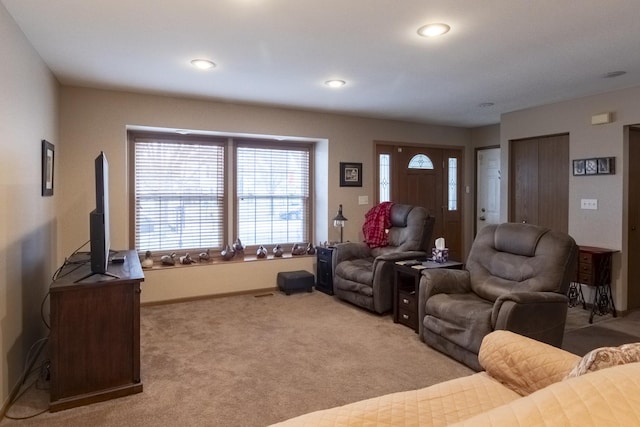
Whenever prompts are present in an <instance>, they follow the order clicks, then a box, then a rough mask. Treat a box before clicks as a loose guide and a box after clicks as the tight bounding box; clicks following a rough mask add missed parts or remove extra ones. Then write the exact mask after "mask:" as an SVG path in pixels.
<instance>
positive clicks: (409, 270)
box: [393, 260, 463, 333]
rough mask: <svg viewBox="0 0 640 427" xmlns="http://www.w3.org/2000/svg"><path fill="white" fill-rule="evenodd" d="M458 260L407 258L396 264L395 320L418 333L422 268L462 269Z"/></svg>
mask: <svg viewBox="0 0 640 427" xmlns="http://www.w3.org/2000/svg"><path fill="white" fill-rule="evenodd" d="M462 266H463V264H462V263H461V262H458V261H447V262H443V263H438V262H434V261H423V260H407V261H397V262H396V263H395V264H394V270H395V280H394V286H393V322H394V323H400V324H403V325H405V326H408V327H410V328H411V329H413V330H414V331H415V332H416V333H418V327H419V323H418V291H419V289H420V277H422V270H424V269H427V268H452V269H457V270H461V269H462Z"/></svg>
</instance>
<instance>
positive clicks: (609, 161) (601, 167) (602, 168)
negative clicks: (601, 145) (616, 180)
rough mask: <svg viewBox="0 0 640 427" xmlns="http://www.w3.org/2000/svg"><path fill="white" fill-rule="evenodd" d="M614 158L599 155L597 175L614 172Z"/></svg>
mask: <svg viewBox="0 0 640 427" xmlns="http://www.w3.org/2000/svg"><path fill="white" fill-rule="evenodd" d="M615 166H616V158H615V157H601V158H599V159H598V175H612V174H615V173H616V167H615Z"/></svg>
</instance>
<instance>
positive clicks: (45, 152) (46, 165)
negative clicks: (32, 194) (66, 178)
mask: <svg viewBox="0 0 640 427" xmlns="http://www.w3.org/2000/svg"><path fill="white" fill-rule="evenodd" d="M54 155H55V147H54V146H53V144H52V143H50V142H49V141H46V140H44V139H43V140H42V195H43V196H53V166H54Z"/></svg>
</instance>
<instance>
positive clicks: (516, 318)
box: [418, 223, 578, 371]
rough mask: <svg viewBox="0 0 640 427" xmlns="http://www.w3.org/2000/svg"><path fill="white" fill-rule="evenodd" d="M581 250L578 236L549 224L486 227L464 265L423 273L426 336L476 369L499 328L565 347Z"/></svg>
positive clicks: (423, 330)
mask: <svg viewBox="0 0 640 427" xmlns="http://www.w3.org/2000/svg"><path fill="white" fill-rule="evenodd" d="M577 252H578V247H577V245H576V242H575V241H574V240H573V238H571V237H570V236H569V235H567V234H565V233H561V232H558V231H552V230H549V229H547V228H544V227H539V226H535V225H531V224H516V223H505V224H500V225H487V226H485V227H484V228H482V229H481V230H480V231H479V232H478V235H477V236H476V239H475V241H474V242H473V245H472V247H471V251H470V253H469V257H468V258H467V263H466V266H465V270H446V269H436V270H433V269H431V270H424V271H423V273H422V278H421V279H420V292H419V295H418V319H419V333H420V339H421V340H423V341H424V342H425V343H427V344H428V345H429V346H431V347H433V348H435V349H437V350H439V351H441V352H443V353H445V354H448V355H449V356H451V357H452V358H454V359H456V360H458V361H460V362H462V363H464V364H466V365H467V366H469V367H471V368H472V369H475V370H478V371H479V370H480V369H481V368H480V364H479V363H478V351H479V349H480V343H481V342H482V339H483V338H484V336H485V335H487V334H488V333H489V332H491V331H494V330H496V329H504V330H509V331H512V332H516V333H518V334H520V335H525V336H528V337H530V338H533V339H536V340H538V341H542V342H545V343H547V344H551V345H553V346H556V347H560V346H561V345H562V338H563V335H564V326H565V322H566V319H567V302H568V299H567V297H566V293H567V289H568V287H569V282H570V281H571V278H572V277H573V275H574V273H575V270H576V257H577Z"/></svg>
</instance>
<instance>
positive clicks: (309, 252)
mask: <svg viewBox="0 0 640 427" xmlns="http://www.w3.org/2000/svg"><path fill="white" fill-rule="evenodd" d="M315 253H316V248H314V247H313V245H312V244H311V242H309V244H308V245H307V255H313V254H315Z"/></svg>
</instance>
